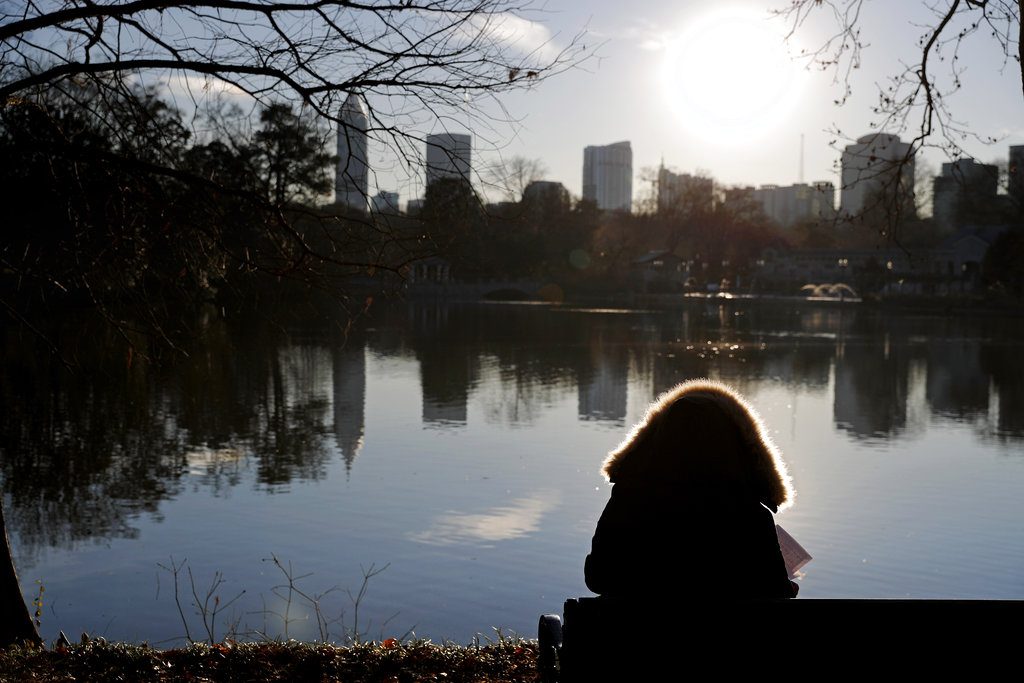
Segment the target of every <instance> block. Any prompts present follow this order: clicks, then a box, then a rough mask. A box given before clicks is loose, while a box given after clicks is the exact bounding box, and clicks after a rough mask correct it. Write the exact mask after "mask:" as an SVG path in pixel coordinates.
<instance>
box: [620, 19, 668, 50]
mask: <svg viewBox="0 0 1024 683" xmlns="http://www.w3.org/2000/svg"><path fill="white" fill-rule="evenodd" d="M619 38H621V39H623V40H627V41H629V42H631V43H634V44H636V45H637V46H638V47H639V48H640V49H641V50H646V51H648V52H660V51H661V50H664V49H665V48H666V47H668V44H669V40H670V38H671V36H670V35H669V33H668V32H666V31H665V30H663V29H662V28H661V27H660V26H659V25H657V24H654V23H652V22H649V21H643V20H640V21H638V22H636V23H634V24H633V25H632V26H627V27H626V28H625V29H624V30H623V31H621V32H619Z"/></svg>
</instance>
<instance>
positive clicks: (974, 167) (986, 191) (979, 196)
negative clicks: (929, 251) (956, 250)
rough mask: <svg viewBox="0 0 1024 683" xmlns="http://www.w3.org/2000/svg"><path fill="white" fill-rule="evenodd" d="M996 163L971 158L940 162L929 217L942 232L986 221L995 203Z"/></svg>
mask: <svg viewBox="0 0 1024 683" xmlns="http://www.w3.org/2000/svg"><path fill="white" fill-rule="evenodd" d="M998 187H999V167H998V166H992V165H989V164H979V163H978V162H977V161H975V160H974V159H957V160H956V161H952V162H948V163H945V164H942V173H941V174H940V175H937V176H935V179H934V180H933V181H932V218H933V219H934V220H935V225H936V226H937V227H938V228H939V229H940V230H942V231H943V232H953V231H955V230H956V229H957V228H959V227H962V226H964V225H966V224H968V223H978V222H981V223H985V222H988V221H986V220H985V219H986V218H988V217H989V215H990V214H991V210H992V209H993V208H994V207H995V206H996V204H997V203H998V198H997V196H996V195H997V193H998Z"/></svg>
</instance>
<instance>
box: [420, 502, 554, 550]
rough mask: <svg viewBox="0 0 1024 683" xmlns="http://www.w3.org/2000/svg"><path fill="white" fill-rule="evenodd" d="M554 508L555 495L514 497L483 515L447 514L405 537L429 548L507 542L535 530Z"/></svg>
mask: <svg viewBox="0 0 1024 683" xmlns="http://www.w3.org/2000/svg"><path fill="white" fill-rule="evenodd" d="M556 507H558V500H557V496H556V495H553V494H551V493H542V494H537V495H534V496H529V497H526V498H518V499H516V500H514V501H512V503H511V504H509V505H505V506H500V507H496V508H492V509H491V510H489V511H487V512H482V513H463V512H448V513H445V514H443V515H441V516H439V517H438V518H437V519H435V520H434V522H433V523H432V524H431V525H430V528H428V529H427V530H426V531H420V532H417V533H411V534H409V538H411V539H412V540H414V541H418V542H420V543H427V544H429V545H455V544H458V543H479V542H481V541H484V542H491V543H493V542H496V541H509V540H512V539H515V538H520V537H522V536H526V535H528V534H532V533H534V532H535V531H537V530H538V529H539V528H540V521H541V518H542V517H543V516H544V515H546V514H547V513H548V512H551V511H552V510H553V509H555V508H556Z"/></svg>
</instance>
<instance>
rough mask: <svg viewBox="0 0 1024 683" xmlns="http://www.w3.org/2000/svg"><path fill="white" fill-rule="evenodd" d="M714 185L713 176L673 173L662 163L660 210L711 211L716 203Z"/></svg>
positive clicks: (659, 170)
mask: <svg viewBox="0 0 1024 683" xmlns="http://www.w3.org/2000/svg"><path fill="white" fill-rule="evenodd" d="M714 185H715V184H714V181H713V180H712V179H711V178H703V177H701V176H695V175H690V174H689V173H673V172H672V171H670V170H668V169H667V168H665V165H664V164H662V165H661V166H660V167H659V168H658V212H659V213H682V212H687V211H694V210H704V211H710V210H711V208H712V206H713V205H714V197H715V189H714Z"/></svg>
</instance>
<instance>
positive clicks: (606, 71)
mask: <svg viewBox="0 0 1024 683" xmlns="http://www.w3.org/2000/svg"><path fill="white" fill-rule="evenodd" d="M786 4H788V2H787V1H786V0H772V1H769V0H766V1H762V2H753V1H750V0H736V1H735V2H712V1H711V0H672V1H671V2H670V1H667V0H658V1H652V0H646V1H645V2H642V3H635V2H634V3H623V2H618V1H617V0H591V1H588V2H581V1H571V0H549V2H547V3H546V5H545V9H546V11H544V12H543V13H539V14H535V15H532V18H534V19H537V20H538V21H539V22H540V24H541V25H540V26H533V27H532V28H531V30H530V31H528V33H529V36H530V37H529V38H526V39H524V42H523V43H521V44H526V43H528V42H529V41H530V40H532V41H536V40H538V39H539V38H543V37H545V36H548V35H550V36H551V40H552V41H553V44H554V45H556V46H557V45H562V44H565V43H567V42H568V41H569V40H570V39H571V38H572V36H573V35H574V34H575V33H576V32H577V31H579V30H580V29H584V28H585V29H586V30H587V36H586V38H585V40H586V42H587V44H588V45H591V44H600V46H599V47H598V48H597V51H596V55H597V56H596V57H595V58H594V59H591V60H590V61H589V62H588V63H587V64H585V65H584V66H583V67H581V68H579V69H576V70H573V71H570V72H567V73H564V74H562V75H560V76H556V77H554V78H552V79H551V80H548V81H545V82H543V83H541V84H539V85H538V86H536V87H535V88H534V89H533V90H531V91H528V92H523V93H515V94H512V95H510V96H507V97H506V98H505V99H504V101H505V103H506V105H507V107H508V109H509V112H510V113H511V115H512V116H514V117H516V118H518V119H520V120H521V124H520V125H519V127H518V130H517V131H516V132H514V133H513V132H512V131H508V134H507V135H506V139H505V140H504V146H503V148H502V149H501V154H502V155H504V156H506V157H507V156H513V155H521V156H525V157H529V158H537V159H541V160H542V161H543V162H544V164H545V165H546V167H547V169H548V173H547V177H548V179H551V180H557V181H560V182H562V183H564V184H565V185H566V186H567V187H568V188H569V189H570V191H571V192H573V193H574V194H576V195H578V194H579V193H580V190H581V187H580V186H581V173H582V163H583V148H584V147H585V146H586V145H591V144H607V143H611V142H615V141H619V140H629V141H630V142H631V143H632V147H633V167H634V174H635V175H636V176H639V174H640V171H641V169H643V168H644V167H653V166H657V165H658V163H659V162H660V160H661V159H662V158H664V161H665V164H666V166H669V167H674V168H676V169H677V170H679V171H684V172H690V173H693V172H695V171H698V170H701V171H705V172H708V173H710V174H711V175H712V176H713V177H714V178H715V179H716V180H718V181H719V182H723V183H727V184H754V185H759V184H763V183H778V184H790V183H795V182H797V181H798V180H799V170H800V136H801V134H803V135H804V138H805V140H804V180H805V181H814V180H832V181H833V182H834V183H836V185H837V187H838V185H839V181H838V173H837V168H836V162H837V160H838V157H839V152H838V151H836V149H834V148H832V147H830V146H829V144H830V141H832V140H834V139H836V136H835V135H834V134H832V133H830V132H829V131H830V129H834V128H839V129H840V130H841V131H842V133H843V134H844V135H845V136H846V137H847V138H854V137H857V136H860V135H864V134H866V133H868V132H871V128H870V125H869V123H870V122H871V121H872V120H873V119H872V115H871V111H870V106H871V105H872V104H873V103H874V102H875V101H876V98H877V93H878V90H877V86H876V84H878V83H883V82H884V81H885V79H886V78H887V77H889V76H893V75H897V74H898V73H899V72H900V71H902V68H901V66H900V64H901V60H902V62H903V63H907V64H916V63H917V62H918V61H919V58H920V57H919V53H918V54H915V46H916V43H917V40H918V38H919V36H920V35H921V33H922V29H921V28H919V27H918V26H915V25H914V24H915V23H916V24H918V25H923V24H925V23H926V22H930V21H932V15H931V14H930V13H929V10H928V9H927V5H926V3H925V2H919V1H913V2H911V1H909V0H906V1H901V2H899V3H895V2H880V1H874V2H872V1H870V0H868V1H867V2H865V7H864V10H863V12H862V17H861V26H862V36H863V39H864V42H865V43H868V45H867V47H866V48H865V49H864V52H863V55H862V56H863V61H862V65H861V67H860V69H858V70H857V71H855V72H854V73H853V78H852V82H851V85H852V87H853V96H852V97H851V98H850V99H849V100H848V101H847V103H846V104H845V105H844V106H842V107H837V106H836V105H835V104H834V100H836V99H837V98H839V97H841V95H842V92H843V90H842V87H841V85H836V84H834V83H833V74H832V73H820V72H808V71H806V70H803V69H802V68H801V66H800V63H799V62H792V61H791V60H790V59H789V57H788V56H787V55H786V47H785V46H784V45H783V44H782V34H783V33H784V30H785V28H786V27H785V26H784V25H783V24H782V20H781V19H770V18H768V16H767V8H770V7H780V6H783V5H786ZM935 5H936V6H938V7H942V8H944V7H946V6H947V0H935ZM822 19H829V17H827V16H825V15H823V16H822ZM832 27H834V24H831V23H830V22H829V21H819V22H815V23H814V24H811V23H809V24H807V25H805V27H804V28H803V29H802V30H801V31H799V32H798V34H797V36H796V37H795V38H794V39H793V42H791V43H790V46H789V49H790V50H791V51H797V52H798V51H799V48H800V47H807V48H813V47H817V46H818V45H819V44H820V43H821V42H823V40H824V39H825V38H827V37H828V34H827V33H826V30H827V29H829V28H832ZM947 52H948V51H947ZM950 54H951V53H950ZM948 64H949V62H948V61H946V62H939V63H937V65H936V66H937V68H939V69H943V70H944V71H943V72H942V73H943V74H946V75H948V73H949V71H948V69H949V66H948ZM958 64H959V66H960V68H961V69H963V70H964V73H963V75H962V81H963V84H964V85H963V88H962V89H961V91H959V92H958V93H956V94H954V95H953V96H951V97H949V98H948V100H947V101H948V103H949V105H950V107H951V108H952V110H953V111H954V112H955V113H956V115H957V116H958V118H959V119H960V120H961V121H962V122H964V123H966V124H967V126H968V127H969V129H971V130H973V131H975V132H977V133H979V134H982V135H986V136H993V137H996V138H1000V140H999V142H997V143H995V144H993V145H988V146H986V145H983V144H980V143H974V142H971V141H965V142H964V143H963V144H964V146H965V149H966V150H967V151H968V152H969V153H971V154H973V155H974V156H975V157H977V158H978V159H980V160H982V161H986V162H987V161H992V160H995V159H999V158H1005V157H1006V156H1007V147H1008V146H1009V145H1011V144H1024V95H1022V94H1021V84H1020V74H1019V71H1018V68H1017V64H1016V62H1015V61H1013V60H1012V59H1011V60H1010V61H1009V62H1007V63H1006V64H1005V66H1004V65H1003V57H1002V53H1001V51H1000V50H999V48H998V46H997V45H996V43H995V42H994V41H993V40H991V39H990V38H989V37H988V35H987V34H985V33H980V34H978V35H975V36H973V37H972V38H971V40H969V41H968V42H967V43H965V45H964V46H963V47H962V48H961V56H960V59H959V60H958ZM946 80H947V81H948V79H946ZM371 106H372V101H371ZM891 132H896V131H891ZM475 137H476V136H475ZM902 137H904V139H906V138H907V137H908V135H907V134H906V133H904V134H902ZM844 142H845V141H843V140H840V141H839V142H838V143H836V144H837V146H838V147H841V146H842V145H843V144H844ZM475 143H476V144H475V146H474V147H475V148H474V159H473V163H474V167H475V168H474V170H478V169H479V168H480V166H479V162H480V160H481V157H483V156H485V155H487V150H486V149H482V148H485V147H486V146H487V145H486V144H485V143H484V142H483V141H482V140H480V141H476V140H475ZM490 156H491V157H492V158H493V156H494V155H493V153H492V154H491V155H490ZM926 156H927V158H928V161H929V162H930V163H932V164H933V165H934V166H935V167H936V170H937V169H938V165H939V164H940V163H941V162H942V161H943V160H944V159H943V157H942V155H941V154H940V153H938V152H929V153H927V155H926ZM388 181H390V182H392V183H396V184H399V183H400V181H398V180H397V179H386V178H385V177H381V178H380V184H381V185H382V186H383V185H386V184H389V182H388ZM372 189H373V188H371V191H372ZM383 189H394V188H393V187H385V188H383ZM401 190H402V195H403V196H402V201H403V202H404V201H406V200H407V199H409V198H411V196H412V195H413V194H416V192H415V191H412V190H411V188H407V187H404V188H401ZM640 191H641V187H640V182H639V178H638V177H637V178H635V180H634V198H636V196H637V194H638V193H639V192H640Z"/></svg>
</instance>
